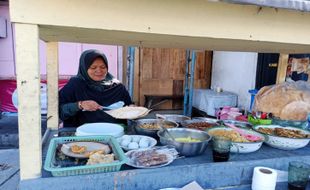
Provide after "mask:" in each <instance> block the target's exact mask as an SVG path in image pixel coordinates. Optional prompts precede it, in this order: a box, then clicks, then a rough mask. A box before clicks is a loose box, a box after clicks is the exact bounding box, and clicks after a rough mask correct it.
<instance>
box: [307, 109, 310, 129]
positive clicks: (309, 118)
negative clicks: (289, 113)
mask: <svg viewBox="0 0 310 190" xmlns="http://www.w3.org/2000/svg"><path fill="white" fill-rule="evenodd" d="M307 120H308V125H307V129H308V130H310V113H309V114H308V119H307Z"/></svg>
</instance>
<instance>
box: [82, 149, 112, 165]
mask: <svg viewBox="0 0 310 190" xmlns="http://www.w3.org/2000/svg"><path fill="white" fill-rule="evenodd" d="M113 161H114V154H102V153H99V152H96V153H94V154H92V155H90V157H89V159H88V160H87V163H86V165H95V164H106V163H111V162H113Z"/></svg>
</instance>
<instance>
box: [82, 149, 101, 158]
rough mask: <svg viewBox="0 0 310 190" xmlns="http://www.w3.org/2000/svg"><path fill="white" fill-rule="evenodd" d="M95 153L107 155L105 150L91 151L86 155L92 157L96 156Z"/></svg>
mask: <svg viewBox="0 0 310 190" xmlns="http://www.w3.org/2000/svg"><path fill="white" fill-rule="evenodd" d="M95 153H99V154H106V153H105V152H104V150H93V151H90V152H86V153H85V156H87V157H90V156H91V155H93V154H95Z"/></svg>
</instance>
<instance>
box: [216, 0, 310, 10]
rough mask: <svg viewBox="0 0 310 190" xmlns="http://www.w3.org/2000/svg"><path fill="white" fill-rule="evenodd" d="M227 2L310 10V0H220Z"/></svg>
mask: <svg viewBox="0 0 310 190" xmlns="http://www.w3.org/2000/svg"><path fill="white" fill-rule="evenodd" d="M220 1H224V2H227V3H237V4H251V5H258V6H264V7H273V8H283V9H293V10H298V11H307V12H310V0H256V1H255V0H220Z"/></svg>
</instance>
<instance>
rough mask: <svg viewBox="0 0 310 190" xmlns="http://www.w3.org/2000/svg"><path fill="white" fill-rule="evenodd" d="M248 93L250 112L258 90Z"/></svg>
mask: <svg viewBox="0 0 310 190" xmlns="http://www.w3.org/2000/svg"><path fill="white" fill-rule="evenodd" d="M248 92H249V93H250V94H251V103H250V112H252V107H253V104H254V100H255V96H256V94H257V92H258V90H257V89H252V90H249V91H248Z"/></svg>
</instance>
